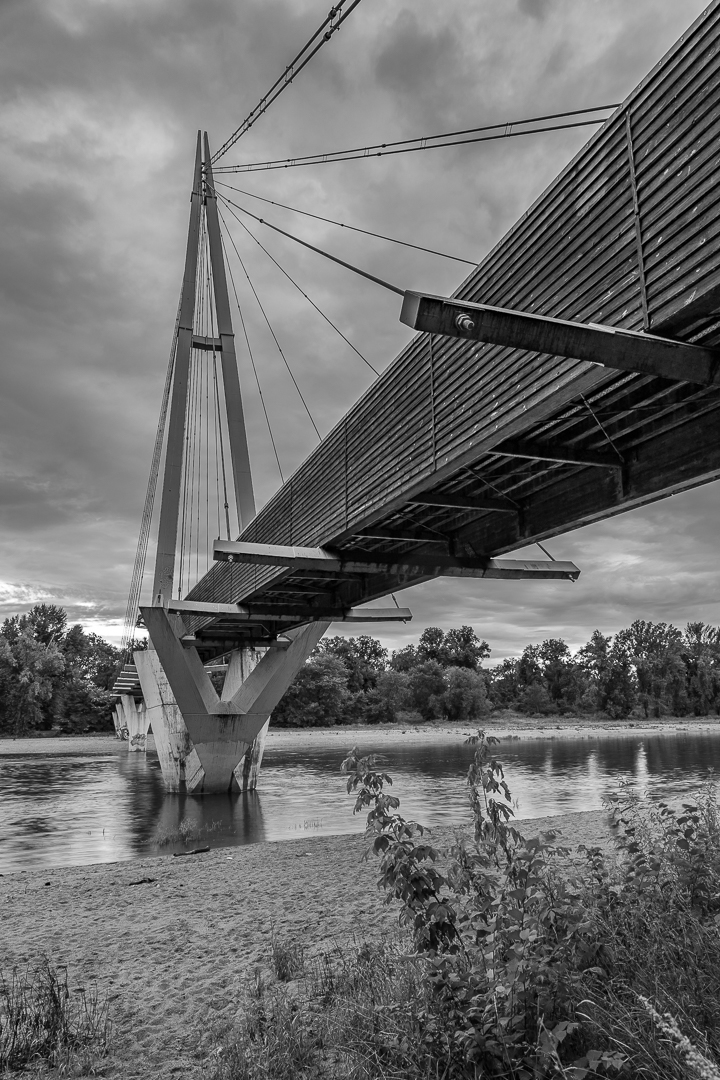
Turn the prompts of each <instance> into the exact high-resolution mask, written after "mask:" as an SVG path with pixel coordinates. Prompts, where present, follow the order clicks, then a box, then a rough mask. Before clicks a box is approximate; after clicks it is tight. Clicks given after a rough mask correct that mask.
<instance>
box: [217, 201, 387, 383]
mask: <svg viewBox="0 0 720 1080" xmlns="http://www.w3.org/2000/svg"><path fill="white" fill-rule="evenodd" d="M217 195H218V198H219V199H221V200H222V202H223V205H224V206H225V207H226V209H227V211H228V213H230V214H232V216H233V217H234V218H235V220H236V221H237V223H238V225H240V227H241V228H242V229H244V230H245V232H246V233H247V234H248V236H249V237H250V239H251V240H254V242H255V243H256V244H257V245H258V247H259V248H260V250H261V251H264V252H265V254H266V255H267V257H268V259H270V261H271V262H273V263H274V264H275V266H277V268H278V270H279V271H280V273H281V274H284V275H285V277H286V278H287V279H288V281H289V282H290V283H291V284H292V285H294V286H295V288H296V289H297V290H298V292H299V293H300V294H301V296H304V297H305V299H306V300H307V302H308V303H309V304H310V305H311V306H312V307H314V308H315V310H316V311H317V313H318V315H321V316H322V318H323V319H324V320H325V322H326V323H329V325H330V326H331V327H332V328H333V330H334V331H335V333H336V334H338V335H339V336H340V337H341V338H342V339H343V341H344V342H345V344H346V345H349V347H350V348H351V349H352V350H353V352H354V353H357V355H358V356H359V357H360V359H361V360H362V362H363V363H364V364H367V366H368V367H369V368H370V370H371V371H373V372H374V373H375V374H376V375H379V374H380V372H379V371H378V369H377V368H376V367H373V365H372V364H371V363H370V361H369V360H368V359H367V357H365V356H363V354H362V353H361V352H360V350H359V349H358V348H357V347H356V346H355V345H353V343H352V341H350V340H349V339H348V338H347V337H345V334H343V332H342V330H341V329H340V328H339V327H338V326H336V325H335V323H334V322H333V321H332V319H331V318H330V317H329V316H328V315H326V314H325V312H324V311H322V309H321V308H319V307H318V306H317V304H316V303H315V301H314V300H313V299H312V298H311V297H309V296H308V294H307V293H306V292H305V290H304V289H303V288H302V286H300V285H298V283H297V281H295V279H294V278H293V277H291V276H290V274H288V272H287V270H285V269H284V267H282V266H281V265H280V263H279V262H278V261H277V259H276V258H275V257H274V256H273V255H271V254H270V252H269V251H268V249H267V248H266V247H265V246H264V245H263V244H261V243H260V241H259V240H258V238H257V236H255V234H254V233H252V232H250V230H249V229H248V227H247V225H246V224H245V223H244V221H242V219H241V218H239V217H238V216H237V214H236V213H235V211H234V210H233V207H232V203H230V202H229V200H227V199H226V198H225V197H224V196H223V195H221V194H220V192H218V193H217ZM223 224H224V225H225V227H226V228H227V225H226V223H225V222H224V221H223Z"/></svg>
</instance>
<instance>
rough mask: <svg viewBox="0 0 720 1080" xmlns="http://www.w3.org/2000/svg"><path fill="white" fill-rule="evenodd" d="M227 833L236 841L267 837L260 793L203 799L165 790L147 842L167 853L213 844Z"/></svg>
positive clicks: (261, 839) (252, 840)
mask: <svg viewBox="0 0 720 1080" xmlns="http://www.w3.org/2000/svg"><path fill="white" fill-rule="evenodd" d="M183 829H184V830H186V836H183ZM226 837H234V842H235V843H236V844H238V845H243V844H259V843H262V842H263V841H264V840H266V839H267V836H266V832H265V824H264V819H263V809H262V796H261V795H260V794H259V793H258V792H257V791H244V792H236V793H231V794H226V795H206V796H205V797H204V798H203V799H198V798H194V797H193V796H192V795H186V794H183V793H180V794H172V793H166V794H165V796H164V798H163V800H162V805H161V807H160V812H159V813H158V815H157V818H156V820H155V825H154V828H153V829H152V832H151V834H150V836H149V842H150V845H151V846H152V847H154V848H156V849H157V851H158V852H159V853H165V854H170V853H175V852H181V851H188V850H192V848H194V847H205V846H206V845H208V844H210V845H214V844H217V841H218V840H219V839H221V838H226Z"/></svg>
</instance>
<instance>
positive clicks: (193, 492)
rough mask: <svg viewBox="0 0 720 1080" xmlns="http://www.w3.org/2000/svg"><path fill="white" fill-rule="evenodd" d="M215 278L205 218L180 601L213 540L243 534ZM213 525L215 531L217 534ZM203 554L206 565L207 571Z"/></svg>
mask: <svg viewBox="0 0 720 1080" xmlns="http://www.w3.org/2000/svg"><path fill="white" fill-rule="evenodd" d="M213 295H214V290H213V277H212V265H211V261H210V251H209V238H208V231H207V222H206V219H205V217H203V218H202V219H201V228H200V238H199V253H198V267H197V276H196V285H195V297H196V306H195V316H194V322H193V333H194V335H195V336H196V337H197V339H198V340H202V339H204V340H205V341H206V342H208V343H210V344H209V346H207V345H206V346H205V347H200V345H199V344H198V345H193V348H192V350H191V358H190V370H189V376H188V393H187V403H186V414H185V443H184V452H183V465H182V476H181V498H180V520H179V523H178V533H179V567H178V575H177V590H178V596H182V595H184V594H185V593H186V592H188V591H189V590H190V588H191V587H192V585H193V584H194V581H196V580H198V579H199V578H200V576H201V574H202V573H205V572H207V570H208V569H209V566H210V555H209V551H210V547H211V541H212V539H214V537H215V536H221V535H222V533H223V531H224V532H225V535H226V537H227V539H230V537H231V535H232V533H233V532H235V530H236V528H237V530H239V528H240V525H239V516H238V510H237V506H235V504H234V496H233V499H232V511H233V513H232V516H231V496H230V488H231V487H232V485H230V486H229V485H228V461H229V456H230V455H229V433H228V431H227V426H226V422H224V421H223V417H224V416H226V410H225V408H224V401H223V400H222V399H223V394H224V391H223V382H222V380H221V379H220V378H218V350H217V347H216V344H215V343H216V342H217V334H218V330H217V325H216V315H215V308H214V303H213ZM211 524H212V529H211ZM223 527H224V528H223ZM201 553H202V562H203V563H204V566H201Z"/></svg>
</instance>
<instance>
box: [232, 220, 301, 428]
mask: <svg viewBox="0 0 720 1080" xmlns="http://www.w3.org/2000/svg"><path fill="white" fill-rule="evenodd" d="M218 216H219V218H220V221H221V222H222V224H223V225H224V227H225V231H226V232H227V235H228V237H229V239H230V243H231V244H232V246H233V248H234V250H235V254H236V255H237V258H238V261H239V263H240V266H241V267H242V269H243V272H244V274H245V277H246V278H247V281H248V285H249V286H250V288H251V289H252V293H253V296H254V297H255V299H256V301H257V305H258V307H259V308H260V311H261V312H262V316H263V318H264V319H265V322H266V323H267V327H268V330H269V331H270V333H271V335H272V338H273V341H274V342H275V345H276V346H277V350H278V352H279V353H280V356H281V357H282V360H283V363H284V364H285V367H286V368H287V370H288V374H289V375H290V378H291V379H292V381H293V384H294V386H295V389H296V390H297V392H298V396H299V398H300V400H301V401H302V403H303V405H304V407H305V412H306V413H307V414H308V416H309V418H310V423H311V424H312V426H313V427H314V428H315V434H316V435H317V437H318V439H322V435H321V434H320V431H319V429H318V426H317V424H316V423H315V420H314V418H313V415H312V413H311V412H310V409H309V408H308V403H307V401H306V400H305V398H304V396H303V392H302V390H301V389H300V387H299V386H298V382H297V379H296V378H295V375H294V374H293V370H292V368H291V367H290V364H289V363H288V360H287V357H286V355H285V352H284V350H283V347H282V345H281V344H280V341H279V339H278V336H277V334H276V333H275V331H274V329H273V326H272V323H271V322H270V319H269V318H268V314H267V312H266V310H265V308H264V306H263V303H262V301H261V299H260V297H259V296H258V293H257V290H256V288H255V286H254V285H253V283H252V279H251V277H250V274H249V273H248V269H247V267H246V265H245V263H244V261H243V258H242V256H241V255H240V252H239V251H238V249H237V245H236V244H235V241H234V239H233V237H232V234H231V233H230V231H229V229H228V227H227V222H226V221H225V219H224V218H223V216H222V214H220V210H219V208H218Z"/></svg>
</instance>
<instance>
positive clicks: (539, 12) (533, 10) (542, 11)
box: [518, 0, 550, 20]
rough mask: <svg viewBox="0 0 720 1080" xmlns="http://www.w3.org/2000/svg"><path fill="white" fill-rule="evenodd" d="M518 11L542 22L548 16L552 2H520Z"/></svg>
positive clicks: (526, 0) (519, 0)
mask: <svg viewBox="0 0 720 1080" xmlns="http://www.w3.org/2000/svg"><path fill="white" fill-rule="evenodd" d="M518 9H519V10H520V11H522V13H523V14H524V15H529V16H530V17H531V18H532V19H538V20H542V19H545V18H546V17H547V15H548V12H549V9H550V0H518Z"/></svg>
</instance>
